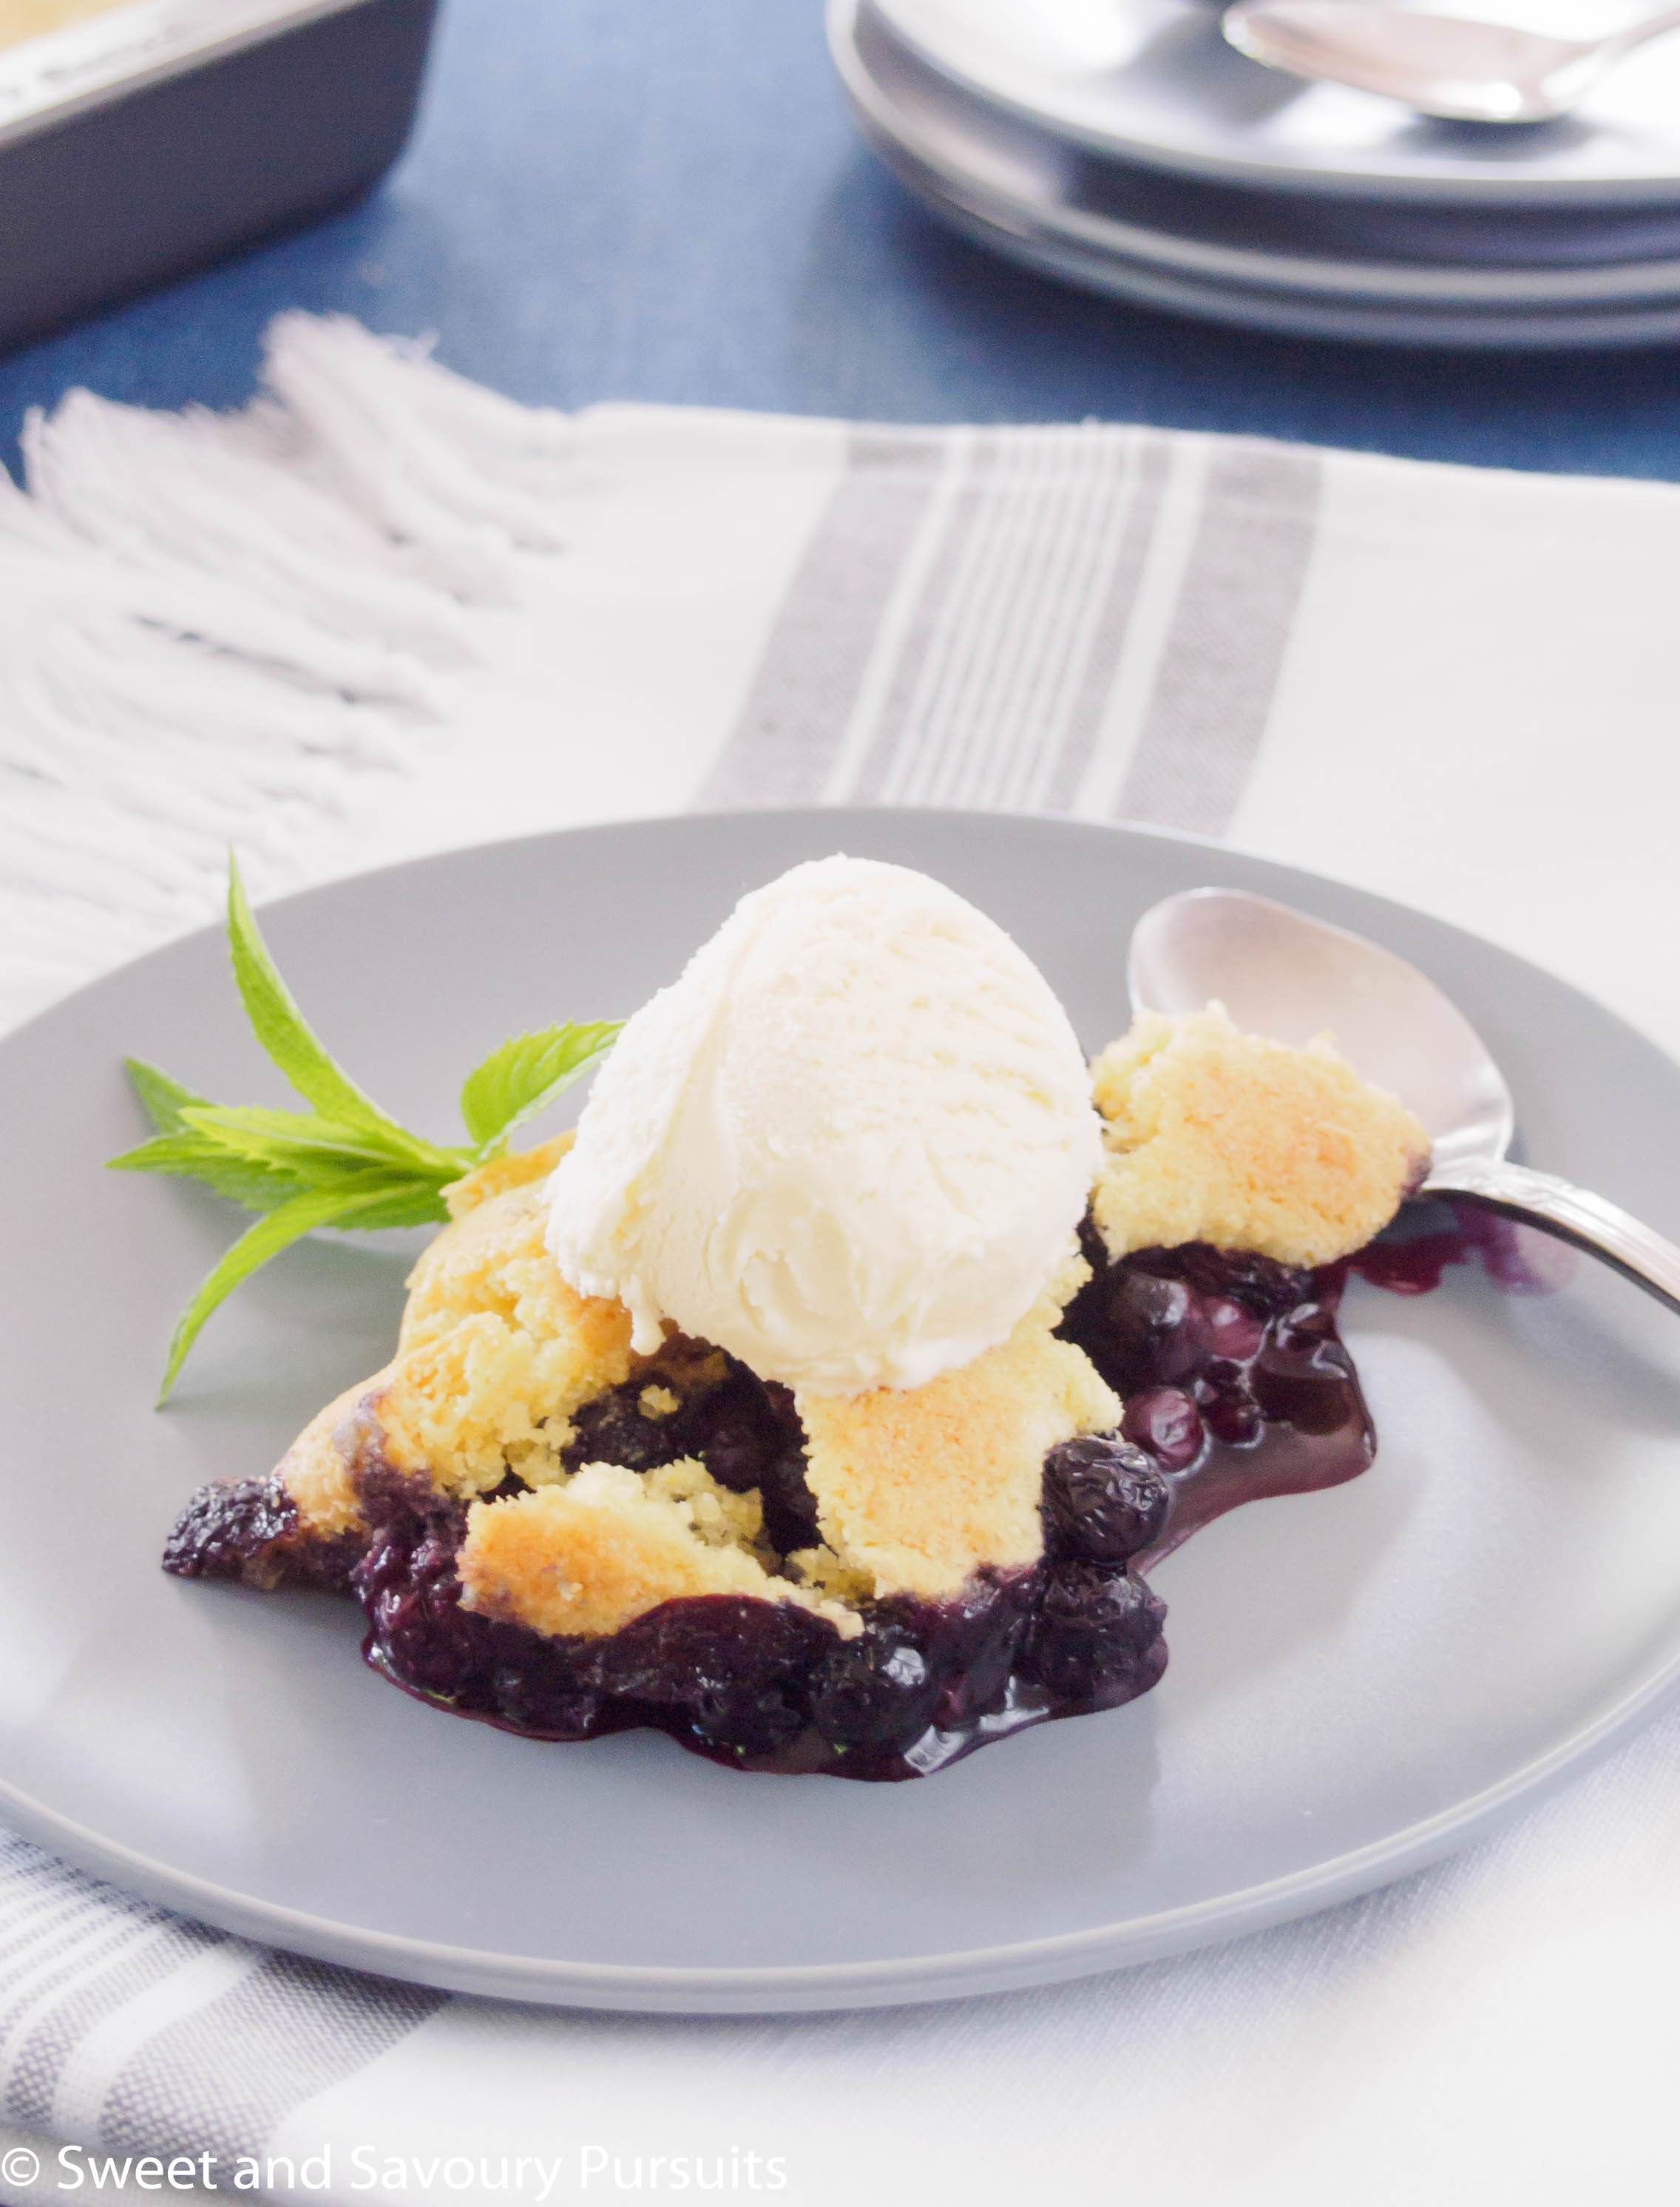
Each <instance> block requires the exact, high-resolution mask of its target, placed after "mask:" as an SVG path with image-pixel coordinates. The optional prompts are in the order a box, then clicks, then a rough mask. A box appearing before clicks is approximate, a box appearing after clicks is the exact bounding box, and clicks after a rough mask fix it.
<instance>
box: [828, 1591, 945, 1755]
mask: <svg viewBox="0 0 1680 2207" xmlns="http://www.w3.org/2000/svg"><path fill="white" fill-rule="evenodd" d="M938 1690H939V1682H938V1679H937V1678H936V1677H935V1675H934V1672H933V1670H932V1667H931V1666H930V1664H929V1661H928V1659H927V1655H926V1653H925V1651H924V1649H923V1648H921V1647H920V1646H918V1643H917V1642H916V1641H915V1640H914V1639H913V1638H912V1636H911V1635H910V1634H909V1633H907V1632H906V1631H905V1630H904V1629H903V1628H902V1627H901V1626H899V1625H895V1624H886V1623H883V1622H880V1621H876V1622H872V1623H870V1624H867V1625H866V1626H865V1627H864V1630H863V1631H862V1632H861V1633H860V1634H859V1635H858V1637H857V1638H856V1639H855V1640H848V1641H846V1642H843V1643H842V1644H841V1645H840V1647H839V1648H835V1649H834V1651H833V1653H832V1654H829V1655H828V1657H827V1658H826V1659H825V1660H824V1661H823V1663H822V1667H821V1669H820V1671H819V1672H818V1673H817V1678H816V1688H815V1691H814V1693H813V1695H812V1698H811V1721H812V1723H813V1724H814V1725H815V1726H816V1729H817V1731H818V1732H821V1733H822V1737H824V1738H825V1739H826V1740H828V1742H829V1743H830V1744H831V1745H832V1746H834V1747H888V1746H891V1747H898V1748H905V1747H907V1746H909V1745H910V1743H911V1742H912V1740H914V1739H916V1738H917V1737H918V1736H919V1735H920V1734H921V1733H922V1732H924V1731H925V1730H926V1729H927V1725H928V1720H929V1718H930V1716H931V1715H932V1714H933V1705H934V1702H935V1700H936V1697H937V1695H938Z"/></svg>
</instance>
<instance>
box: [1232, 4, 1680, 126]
mask: <svg viewBox="0 0 1680 2207" xmlns="http://www.w3.org/2000/svg"><path fill="white" fill-rule="evenodd" d="M1222 28H1223V31H1224V33H1225V36H1226V38H1227V39H1229V42H1230V44H1231V45H1234V46H1235V48H1236V49H1237V51H1238V52H1239V53H1244V54H1247V56H1248V57H1249V59H1250V60H1251V61H1257V62H1264V63H1265V65H1266V67H1267V68H1268V69H1285V70H1287V71H1288V73H1289V74H1290V75H1293V76H1304V77H1317V78H1324V79H1327V80H1329V81H1330V82H1331V83H1333V84H1351V85H1354V86H1356V87H1358V88H1359V90H1360V91H1361V92H1379V93H1385V94H1386V95H1387V96H1388V97H1389V98H1390V99H1398V100H1403V101H1404V103H1405V104H1406V105H1407V106H1408V107H1414V108H1416V109H1417V110H1418V111H1419V112H1420V114H1423V115H1439V116H1444V117H1447V118H1449V119H1450V120H1452V121H1456V122H1470V123H1546V122H1550V121H1551V118H1552V117H1554V116H1558V115H1563V114H1566V113H1567V112H1568V111H1569V109H1570V108H1571V107H1573V106H1575V104H1576V103H1577V102H1578V101H1579V100H1581V99H1584V98H1585V97H1586V95H1587V93H1588V92H1590V91H1591V89H1592V88H1593V86H1594V85H1595V84H1596V83H1597V82H1598V81H1599V78H1600V77H1601V76H1602V75H1604V74H1605V70H1606V69H1612V68H1614V67H1615V65H1616V63H1617V62H1619V61H1620V60H1621V59H1622V58H1623V56H1624V55H1625V54H1629V53H1631V52H1632V51H1633V50H1634V48H1635V46H1642V45H1644V44H1645V42H1646V41H1647V39H1655V38H1659V37H1660V36H1661V35H1662V33H1664V32H1665V31H1671V30H1674V29H1676V28H1680V8H1665V9H1662V10H1661V12H1660V13H1659V14H1657V15H1647V16H1646V17H1645V18H1644V19H1643V20H1642V21H1639V22H1636V23H1630V24H1629V25H1627V26H1626V27H1624V28H1623V29H1622V30H1619V31H1612V32H1611V33H1609V35H1608V36H1607V37H1605V38H1601V39H1555V38H1551V37H1549V36H1547V35H1546V34H1545V33H1541V32H1539V31H1522V30H1518V29H1516V27H1515V26H1512V25H1507V24H1504V23H1485V22H1480V21H1476V20H1475V19H1474V18H1473V17H1470V16H1465V15H1425V14H1424V13H1422V12H1421V11H1420V10H1419V9H1414V8H1403V7H1390V6H1388V5H1385V4H1384V0H1238V4H1237V5H1236V6H1235V8H1231V9H1228V10H1227V11H1226V14H1225V17H1224V21H1223V25H1222Z"/></svg>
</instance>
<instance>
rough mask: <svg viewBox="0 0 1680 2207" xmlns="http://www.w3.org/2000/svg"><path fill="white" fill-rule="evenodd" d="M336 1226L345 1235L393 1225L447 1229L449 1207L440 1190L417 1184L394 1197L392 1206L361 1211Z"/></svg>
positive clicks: (340, 1221) (339, 1219)
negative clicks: (442, 1227)
mask: <svg viewBox="0 0 1680 2207" xmlns="http://www.w3.org/2000/svg"><path fill="white" fill-rule="evenodd" d="M332 1223H333V1224H334V1225H335V1226H336V1227H338V1228H340V1229H342V1230H343V1231H344V1232H345V1233H351V1232H354V1233H357V1234H372V1233H374V1232H375V1231H376V1230H377V1229H380V1228H381V1227H390V1226H445V1225H447V1224H448V1223H449V1205H447V1204H446V1203H445V1201H444V1199H443V1195H442V1193H441V1191H440V1190H439V1189H437V1188H435V1187H433V1188H427V1187H421V1184H420V1183H419V1181H416V1182H415V1184H414V1186H413V1187H412V1188H411V1189H410V1191H409V1192H408V1193H406V1194H402V1195H393V1196H392V1198H391V1200H390V1202H389V1203H388V1204H381V1205H379V1206H378V1207H377V1208H375V1209H374V1210H372V1211H357V1213H356V1217H354V1218H337V1219H334V1221H333V1222H332Z"/></svg>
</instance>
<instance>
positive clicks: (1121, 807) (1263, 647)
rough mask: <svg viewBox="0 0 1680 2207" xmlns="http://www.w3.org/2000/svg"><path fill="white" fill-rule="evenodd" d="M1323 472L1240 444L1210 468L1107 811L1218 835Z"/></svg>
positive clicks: (1270, 678)
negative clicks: (1151, 680)
mask: <svg viewBox="0 0 1680 2207" xmlns="http://www.w3.org/2000/svg"><path fill="white" fill-rule="evenodd" d="M1323 480H1324V463H1323V461H1322V459H1321V458H1319V457H1318V455H1317V454H1316V453H1312V452H1296V451H1291V450H1288V448H1286V447H1284V446H1279V445H1266V444H1261V443H1259V442H1253V443H1250V442H1247V441H1243V442H1239V443H1235V444H1231V445H1227V446H1223V448H1222V449H1220V450H1219V451H1218V452H1217V454H1216V456H1215V458H1214V459H1213V462H1212V464H1211V467H1210V469H1209V470H1208V481H1207V488H1206V492H1205V496H1204V499H1203V504H1202V512H1201V519H1200V523H1199V527H1198V529H1197V533H1196V538H1195V542H1194V545H1193V547H1192V550H1191V554H1190V562H1189V566H1188V569H1187V572H1186V575H1185V578H1184V586H1183V589H1182V590H1181V593H1180V595H1179V601H1178V607H1177V610H1176V612H1175V614H1174V617H1173V624H1172V627H1171V630H1170V631H1169V635H1168V638H1167V644H1166V649H1165V653H1164V655H1163V659H1162V662H1161V667H1160V672H1159V673H1158V674H1157V678H1156V684H1155V691H1154V695H1153V697H1152V698H1151V702H1150V708H1149V714H1148V717H1147V719H1146V720H1145V723H1144V728H1143V733H1142V734H1141V736H1140V737H1139V742H1138V747H1137V750H1136V751H1134V752H1133V757H1132V762H1131V765H1130V767H1129V769H1128V770H1127V775H1126V780H1125V782H1124V784H1123V785H1122V787H1121V792H1120V795H1119V798H1118V800H1117V802H1116V803H1115V812H1116V814H1118V815H1119V816H1121V817H1122V818H1125V819H1128V820H1141V821H1147V822H1150V823H1151V824H1152V825H1156V826H1159V827H1163V828H1191V829H1193V830H1195V831H1196V832H1198V833H1199V834H1204V835H1223V834H1224V833H1225V831H1226V829H1227V828H1229V826H1230V823H1231V819H1232V816H1233V815H1234V814H1235V811H1236V809H1237V805H1238V804H1239V803H1240V802H1241V797H1242V792H1243V791H1244V789H1245V788H1246V787H1247V783H1248V779H1249V776H1250V775H1251V774H1252V773H1253V768H1254V764H1255V762H1256V760H1257V758H1258V757H1259V749H1260V745H1261V741H1262V739H1264V734H1265V730H1266V724H1267V722H1268V721H1269V720H1270V717H1271V707H1272V699H1273V697H1274V695H1275V693H1276V687H1277V678H1278V675H1279V673H1280V672H1281V671H1282V664H1283V654H1284V651H1285V649H1287V647H1288V641H1289V635H1290V631H1291V630H1292V629H1293V627H1294V619H1295V613H1296V611H1297V609H1298V608H1299V607H1300V596H1301V590H1302V587H1303V585H1304V584H1305V582H1306V570H1307V564H1308V561H1309V560H1310V559H1311V557H1312V544H1313V538H1314V535H1315V531H1316V529H1317V523H1318V502H1319V497H1320V493H1321V490H1322V486H1323Z"/></svg>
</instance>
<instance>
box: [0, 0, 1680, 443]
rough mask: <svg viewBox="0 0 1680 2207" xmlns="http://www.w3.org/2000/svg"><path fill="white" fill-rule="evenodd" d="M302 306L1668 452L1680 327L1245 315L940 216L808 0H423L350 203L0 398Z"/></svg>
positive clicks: (925, 397) (877, 393)
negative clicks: (1667, 330)
mask: <svg viewBox="0 0 1680 2207" xmlns="http://www.w3.org/2000/svg"><path fill="white" fill-rule="evenodd" d="M297 306H301V307H307V308H314V309H316V310H318V311H324V312H325V311H339V312H344V313H348V314H356V315H357V316H359V317H360V318H361V319H362V320H363V321H365V322H367V323H368V324H369V325H370V326H372V327H374V329H378V330H386V331H394V332H403V333H404V334H414V333H416V332H421V331H430V332H436V335H437V338H438V351H439V357H440V358H441V359H443V360H444V361H445V362H448V363H449V364H450V365H451V367H454V368H459V369H461V370H462V371H463V372H464V373H465V374H469V375H473V376H476V377H479V378H481V380H483V381H485V382H487V383H489V384H492V385H493V386H496V387H497V388H498V389H500V390H503V391H505V392H511V393H513V394H514V395H516V396H517V397H519V398H526V399H533V400H542V401H546V402H548V403H551V404H556V405H559V406H565V407H571V406H577V405H581V404H584V403H585V402H587V401H589V400H590V399H595V398H644V399H669V400H684V401H691V402H695V403H698V404H705V405H717V406H742V407H751V408H764V409H774V410H786V411H790V412H796V413H821V414H838V415H846V416H870V417H873V418H876V419H877V420H892V421H917V422H919V421H956V420H970V421H997V420H1016V421H1045V420H1064V419H1079V418H1080V417H1082V416H1101V417H1103V418H1106V419H1110V420H1127V421H1144V422H1159V423H1163V424H1169V425H1175V426H1181V427H1189V428H1214V429H1232V430H1247V431H1253V432H1259V433H1261V434H1266V435H1270V436H1276V437H1288V438H1302V439H1306V440H1312V441H1314V442H1318V443H1324V444H1335V445H1343V446H1364V447H1368V448H1372V449H1376V450H1379V451H1384V452H1405V453H1412V454H1416V455H1421V456H1423V457H1426V458H1438V459H1454V460H1468V461H1474V462H1479V463H1483V464H1490V465H1497V466H1508V467H1521V468H1543V469H1565V470H1568V469H1575V470H1591V471H1593V472H1597V473H1610V474H1625V475H1657V476H1665V477H1670V478H1680V349H1675V348H1670V349H1665V350H1648V351H1641V352H1638V353H1633V354H1623V355H1619V356H1618V355H1614V354H1605V355H1589V356H1573V357H1571V356H1556V355H1553V356H1547V355H1539V356H1530V357H1528V358H1522V357H1507V358H1500V359H1492V360H1490V359H1477V358H1474V357H1466V356H1454V355H1451V354H1445V353H1408V352H1403V351H1399V350H1392V351H1391V350H1378V349H1374V348H1370V347H1365V346H1345V347H1344V346H1334V345H1328V344H1309V343H1305V342H1298V341H1294V340H1284V339H1272V338H1260V337H1254V336H1250V335H1247V334H1246V333H1242V332H1228V331H1221V330H1217V329H1214V328H1212V327H1210V326H1202V325H1199V324H1197V323H1193V322H1188V321H1181V320H1176V319H1174V318H1171V317H1169V316H1166V315H1162V314H1153V313H1150V312H1146V311H1145V310H1144V309H1142V308H1132V307H1128V306H1123V305H1119V304H1115V303H1111V302H1106V301H1102V300H1097V299H1091V298H1087V297H1085V296H1082V295H1080V294H1079V293H1077V292H1073V291H1070V290H1062V289H1061V288H1060V287H1058V286H1056V285H1055V284H1050V283H1049V282H1048V281H1044V280H1042V279H1040V278H1037V277H1034V276H1031V275H1028V274H1026V273H1024V272H1020V271H1018V270H1016V269H1013V268H1012V267H1009V266H1005V265H1004V264H1003V263H1001V262H999V261H995V260H993V259H991V258H990V257H989V255H988V254H984V253H983V252H982V251H980V250H979V249H978V248H976V247H973V246H972V245H969V244H967V243H965V242H960V241H959V240H958V239H956V238H954V237H952V236H948V235H947V234H946V233H945V232H944V231H942V230H941V229H939V228H938V227H937V226H936V224H934V223H933V222H932V221H931V220H930V218H927V217H926V216H924V214H923V213H922V212H920V211H919V209H918V207H917V206H916V205H915V204H914V203H913V202H912V201H911V200H909V199H908V198H907V197H906V194H904V192H903V191H902V190H901V189H900V188H899V187H898V186H897V185H896V184H895V183H894V182H893V181H892V179H891V178H890V177H889V176H887V175H886V174H885V173H884V171H883V170H881V169H880V167H879V166H878V165H877V164H876V162H875V161H874V159H873V158H871V157H870V155H869V154H868V153H865V152H864V149H863V147H861V146H860V145H859V144H858V141H856V139H855V138H854V136H853V135H852V129H851V128H850V125H849V123H848V122H847V120H846V115H845V113H844V111H843V110H842V107H841V104H840V98H839V95H838V93H837V91H836V89H835V87H834V82H833V81H832V78H831V75H830V71H829V69H828V61H827V57H826V55H825V51H824V48H823V43H822V23H821V11H820V4H819V0H445V13H444V18H443V22H442V26H441V29H440V33H439V41H438V45H437V47H436V51H435V53H434V57H433V68H432V72H431V78H430V82H429V85H428V87H427V95H426V99H425V103H424V106H423V109H422V112H421V121H420V125H419V128H418V130H417V132H416V136H415V139H414V141H413V143H412V145H411V147H410V151H409V152H408V153H407V154H406V155H405V157H404V159H403V160H402V161H401V163H400V164H398V167H397V169H396V170H394V171H393V172H392V176H391V177H390V179H389V180H388V182H386V184H385V186H384V187H383V188H381V189H380V191H379V192H378V193H376V194H375V195H374V197H373V198H372V199H371V200H368V202H367V203H365V204H364V205H362V206H359V207H357V208H356V209H354V210H353V211H351V212H349V213H347V214H344V215H343V216H340V217H338V218H336V219H334V220H332V221H330V222H327V223H326V224H320V225H318V226H316V227H315V228H314V229H313V230H309V231H308V232H307V233H305V234H303V235H301V236H296V237H292V238H289V239H286V240H284V241H282V242H278V243H277V244H273V245H270V246H266V247H264V248H261V249H260V250H257V251H254V252H253V253H250V254H247V255H245V256H243V257H242V258H241V259H240V260H236V261H235V262H233V263H231V264H229V265H227V266H223V267H221V268H218V269H216V270H214V271H212V272H210V273H208V274H206V275H204V276H200V277H198V278H194V279H192V280H190V281H188V282H186V283H182V284H177V285H176V286H174V287H173V288H171V289H170V290H165V291H163V292H160V293H158V294H156V295H154V296H152V297H150V298H147V299H145V300H142V301H140V302H138V303H136V304H135V305H132V306H129V307H127V308H122V309H120V310H118V311H117V312H114V313H111V314H107V315H105V316H104V317H102V318H101V319H99V320H97V321H94V322H93V323H89V324H87V325H84V326H81V328H78V329H76V330H74V331H71V332H68V333H66V334H65V335H63V336H61V337H58V338H54V339H52V340H51V341H49V342H47V343H45V344H40V345H38V346H36V347H34V348H33V350H30V351H28V352H26V353H23V354H20V355H17V356H14V357H13V358H12V359H10V360H8V361H5V362H0V426H3V428H4V430H5V432H6V434H8V436H10V435H11V434H13V433H15V429H16V427H17V425H18V424H19V423H20V422H21V419H22V416H23V414H24V411H25V410H26V409H27V408H28V407H31V406H39V405H48V406H50V405H51V404H52V403H53V402H54V401H55V400H56V399H57V398H58V397H59V395H60V394H61V393H62V392H63V391H65V390H66V389H67V388H69V386H71V385H73V384H77V383H82V384H87V385H88V386H91V387H92V388H93V389H94V390H96V391H99V392H104V393H105V394H107V395H108V396H110V397H111V398H123V399H130V400H133V401H135V402H136V403H138V404H144V405H150V406H179V405H182V404H185V403H186V402H188V401H189V400H200V401H202V402H205V403H206V404H211V405H216V406H224V405H231V404H236V403H238V402H239V401H240V400H242V399H243V398H245V397H246V396H247V395H248V392H249V391H250V389H251V387H252V384H253V380H254V368H255V363H256V358H257V346H258V338H259V335H260V332H261V330H262V327H263V326H264V324H265V323H266V320H268V318H269V316H270V315H271V314H273V313H275V312H276V311H277V310H278V309H279V308H284V307H297Z"/></svg>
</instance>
